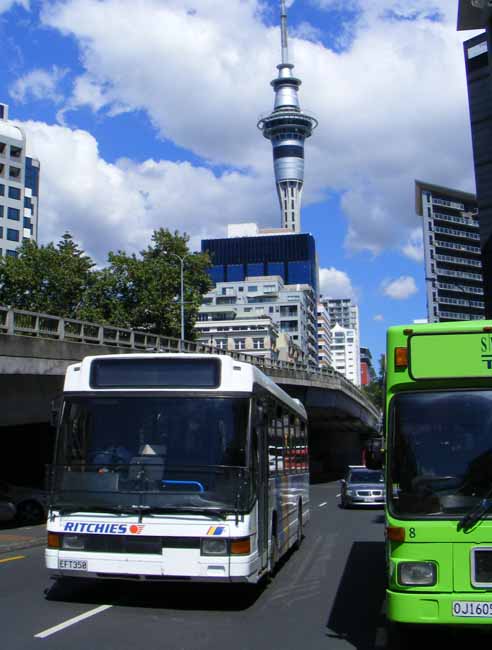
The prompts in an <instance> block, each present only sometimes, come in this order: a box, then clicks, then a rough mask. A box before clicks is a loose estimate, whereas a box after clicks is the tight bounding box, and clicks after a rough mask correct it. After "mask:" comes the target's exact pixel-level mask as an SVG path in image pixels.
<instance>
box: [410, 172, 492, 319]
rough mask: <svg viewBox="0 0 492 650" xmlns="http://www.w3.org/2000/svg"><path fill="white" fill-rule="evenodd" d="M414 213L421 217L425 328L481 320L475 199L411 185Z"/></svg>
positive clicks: (444, 189) (436, 187)
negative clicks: (428, 324)
mask: <svg viewBox="0 0 492 650" xmlns="http://www.w3.org/2000/svg"><path fill="white" fill-rule="evenodd" d="M415 210H416V212H417V214H418V215H420V216H421V217H422V227H423V242H424V259H425V283H426V294H427V319H428V322H429V323H436V322H441V321H450V320H479V319H482V318H485V305H484V286H483V276H482V257H481V251H480V234H479V216H478V210H477V200H476V197H475V195H474V194H468V193H467V192H461V191H459V190H453V189H450V188H447V187H441V186H439V185H432V184H430V183H424V182H422V181H415ZM480 219H481V215H480Z"/></svg>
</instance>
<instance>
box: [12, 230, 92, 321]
mask: <svg viewBox="0 0 492 650" xmlns="http://www.w3.org/2000/svg"><path fill="white" fill-rule="evenodd" d="M93 266H94V262H93V261H92V260H91V259H90V257H88V256H87V255H85V253H84V252H83V251H81V250H80V249H79V247H78V246H77V244H76V243H75V242H74V241H73V239H72V236H71V235H70V234H69V233H65V234H64V235H63V237H62V238H61V240H60V241H59V242H58V244H57V245H56V246H55V245H54V244H53V243H50V244H48V245H47V246H38V245H37V244H36V243H35V242H33V241H30V240H27V241H24V242H23V244H22V246H21V247H20V248H19V254H18V257H3V258H1V261H0V304H3V305H10V306H12V307H16V308H17V309H26V310H28V311H38V312H44V313H45V314H53V315H54V316H65V317H71V318H75V317H77V313H78V309H79V307H80V304H81V301H82V297H83V295H84V293H85V292H86V290H87V289H88V287H89V286H90V283H91V280H92V274H91V269H92V267H93Z"/></svg>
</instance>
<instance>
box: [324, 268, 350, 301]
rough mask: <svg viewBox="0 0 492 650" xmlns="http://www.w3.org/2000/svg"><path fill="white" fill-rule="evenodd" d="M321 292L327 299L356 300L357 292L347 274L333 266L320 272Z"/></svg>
mask: <svg viewBox="0 0 492 650" xmlns="http://www.w3.org/2000/svg"><path fill="white" fill-rule="evenodd" d="M319 284H320V292H321V294H322V295H323V297H325V298H354V297H355V291H354V289H353V287H352V282H351V280H350V278H349V276H348V275H347V273H345V271H339V270H338V269H335V268H334V267H333V266H332V267H330V268H329V269H322V268H320V270H319Z"/></svg>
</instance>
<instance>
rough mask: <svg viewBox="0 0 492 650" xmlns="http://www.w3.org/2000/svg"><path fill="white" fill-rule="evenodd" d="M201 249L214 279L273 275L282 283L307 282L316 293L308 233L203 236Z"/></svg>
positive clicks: (313, 256) (315, 269) (314, 264)
mask: <svg viewBox="0 0 492 650" xmlns="http://www.w3.org/2000/svg"><path fill="white" fill-rule="evenodd" d="M202 252H208V253H209V255H210V257H211V258H212V268H211V270H210V277H211V278H212V281H213V282H214V283H217V282H241V281H242V280H245V278H248V277H249V278H251V277H259V276H271V275H277V276H280V277H281V278H282V279H283V281H284V283H285V284H289V285H292V284H309V285H310V286H311V287H313V290H314V295H315V296H317V295H318V286H319V282H318V261H317V255H316V245H315V241H314V237H313V236H312V235H309V234H282V235H259V236H255V237H229V238H224V239H204V240H203V241H202Z"/></svg>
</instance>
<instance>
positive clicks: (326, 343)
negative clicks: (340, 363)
mask: <svg viewBox="0 0 492 650" xmlns="http://www.w3.org/2000/svg"><path fill="white" fill-rule="evenodd" d="M331 345H332V335H331V328H330V319H329V317H328V312H327V311H326V309H325V307H324V305H322V304H321V303H318V365H319V366H320V368H322V367H328V368H331V367H332V366H333V359H332V353H331Z"/></svg>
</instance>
